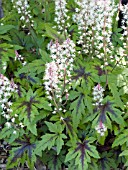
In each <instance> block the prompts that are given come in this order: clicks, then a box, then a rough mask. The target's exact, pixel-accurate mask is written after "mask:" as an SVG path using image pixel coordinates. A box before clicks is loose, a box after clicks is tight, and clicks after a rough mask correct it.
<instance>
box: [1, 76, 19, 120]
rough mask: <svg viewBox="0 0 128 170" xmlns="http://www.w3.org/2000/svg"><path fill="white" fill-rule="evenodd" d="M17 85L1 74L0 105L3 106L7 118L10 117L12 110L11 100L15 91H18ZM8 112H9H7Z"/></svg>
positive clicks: (3, 113)
mask: <svg viewBox="0 0 128 170" xmlns="http://www.w3.org/2000/svg"><path fill="white" fill-rule="evenodd" d="M16 89H17V85H16V84H15V83H14V82H13V81H9V80H8V78H7V77H5V76H4V75H2V74H0V106H1V108H2V110H3V111H2V115H3V116H4V117H5V118H6V119H10V115H9V114H10V113H11V112H12V110H11V109H10V106H11V105H12V102H11V101H10V100H9V98H10V97H11V95H12V93H13V92H16ZM6 113H8V114H6Z"/></svg>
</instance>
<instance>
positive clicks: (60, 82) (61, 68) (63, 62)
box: [44, 38, 75, 113]
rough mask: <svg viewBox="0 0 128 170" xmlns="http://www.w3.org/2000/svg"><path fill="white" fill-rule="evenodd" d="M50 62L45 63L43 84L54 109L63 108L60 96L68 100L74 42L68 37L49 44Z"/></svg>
mask: <svg viewBox="0 0 128 170" xmlns="http://www.w3.org/2000/svg"><path fill="white" fill-rule="evenodd" d="M49 50H50V53H51V55H50V57H51V58H52V62H50V63H47V64H46V70H45V76H44V80H45V82H44V85H45V89H46V94H47V97H48V99H50V100H54V104H55V111H54V113H56V112H57V111H58V110H60V111H61V110H65V109H63V105H62V97H65V100H68V95H69V94H68V90H69V89H70V83H71V71H72V69H73V61H74V57H75V44H74V42H73V41H72V40H70V39H69V38H68V39H67V40H65V41H64V42H63V43H62V44H60V43H59V42H58V41H57V40H56V42H55V43H54V44H51V43H50V44H49Z"/></svg>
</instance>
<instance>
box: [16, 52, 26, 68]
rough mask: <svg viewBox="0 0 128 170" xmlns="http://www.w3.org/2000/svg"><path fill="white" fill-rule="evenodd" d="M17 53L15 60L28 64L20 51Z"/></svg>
mask: <svg viewBox="0 0 128 170" xmlns="http://www.w3.org/2000/svg"><path fill="white" fill-rule="evenodd" d="M15 54H16V56H15V61H16V60H18V61H20V62H21V63H22V65H23V66H24V65H26V63H27V62H26V61H24V58H23V57H22V56H21V55H20V54H19V53H18V51H15Z"/></svg>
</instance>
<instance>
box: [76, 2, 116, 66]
mask: <svg viewBox="0 0 128 170" xmlns="http://www.w3.org/2000/svg"><path fill="white" fill-rule="evenodd" d="M76 4H77V5H78V7H77V8H76V13H75V15H74V16H73V20H74V22H76V23H77V25H78V30H79V32H78V33H79V35H80V37H79V41H78V44H81V45H82V52H84V53H86V54H88V56H90V57H92V58H93V57H98V58H105V57H106V56H110V57H111V56H112V49H113V48H114V47H113V45H112V43H111V35H112V17H113V15H114V13H115V12H116V11H117V9H118V7H117V6H116V5H115V4H114V1H111V0H107V1H106V0H82V1H77V0H76ZM101 49H102V50H103V52H102V53H101ZM104 62H105V65H107V64H108V63H107V59H106V60H105V61H104Z"/></svg>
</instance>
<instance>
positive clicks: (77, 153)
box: [65, 140, 100, 170]
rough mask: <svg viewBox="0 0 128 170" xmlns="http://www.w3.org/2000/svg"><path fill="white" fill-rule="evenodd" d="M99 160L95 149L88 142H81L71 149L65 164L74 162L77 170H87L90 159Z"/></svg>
mask: <svg viewBox="0 0 128 170" xmlns="http://www.w3.org/2000/svg"><path fill="white" fill-rule="evenodd" d="M92 157H93V158H96V159H98V158H100V157H99V154H98V152H97V150H96V147H95V146H93V145H90V141H89V140H84V141H83V142H77V143H76V147H75V148H74V147H71V148H70V149H69V152H68V154H67V155H66V159H65V162H70V161H72V160H75V165H77V166H78V169H79V170H85V169H88V163H90V162H91V158H92Z"/></svg>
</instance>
